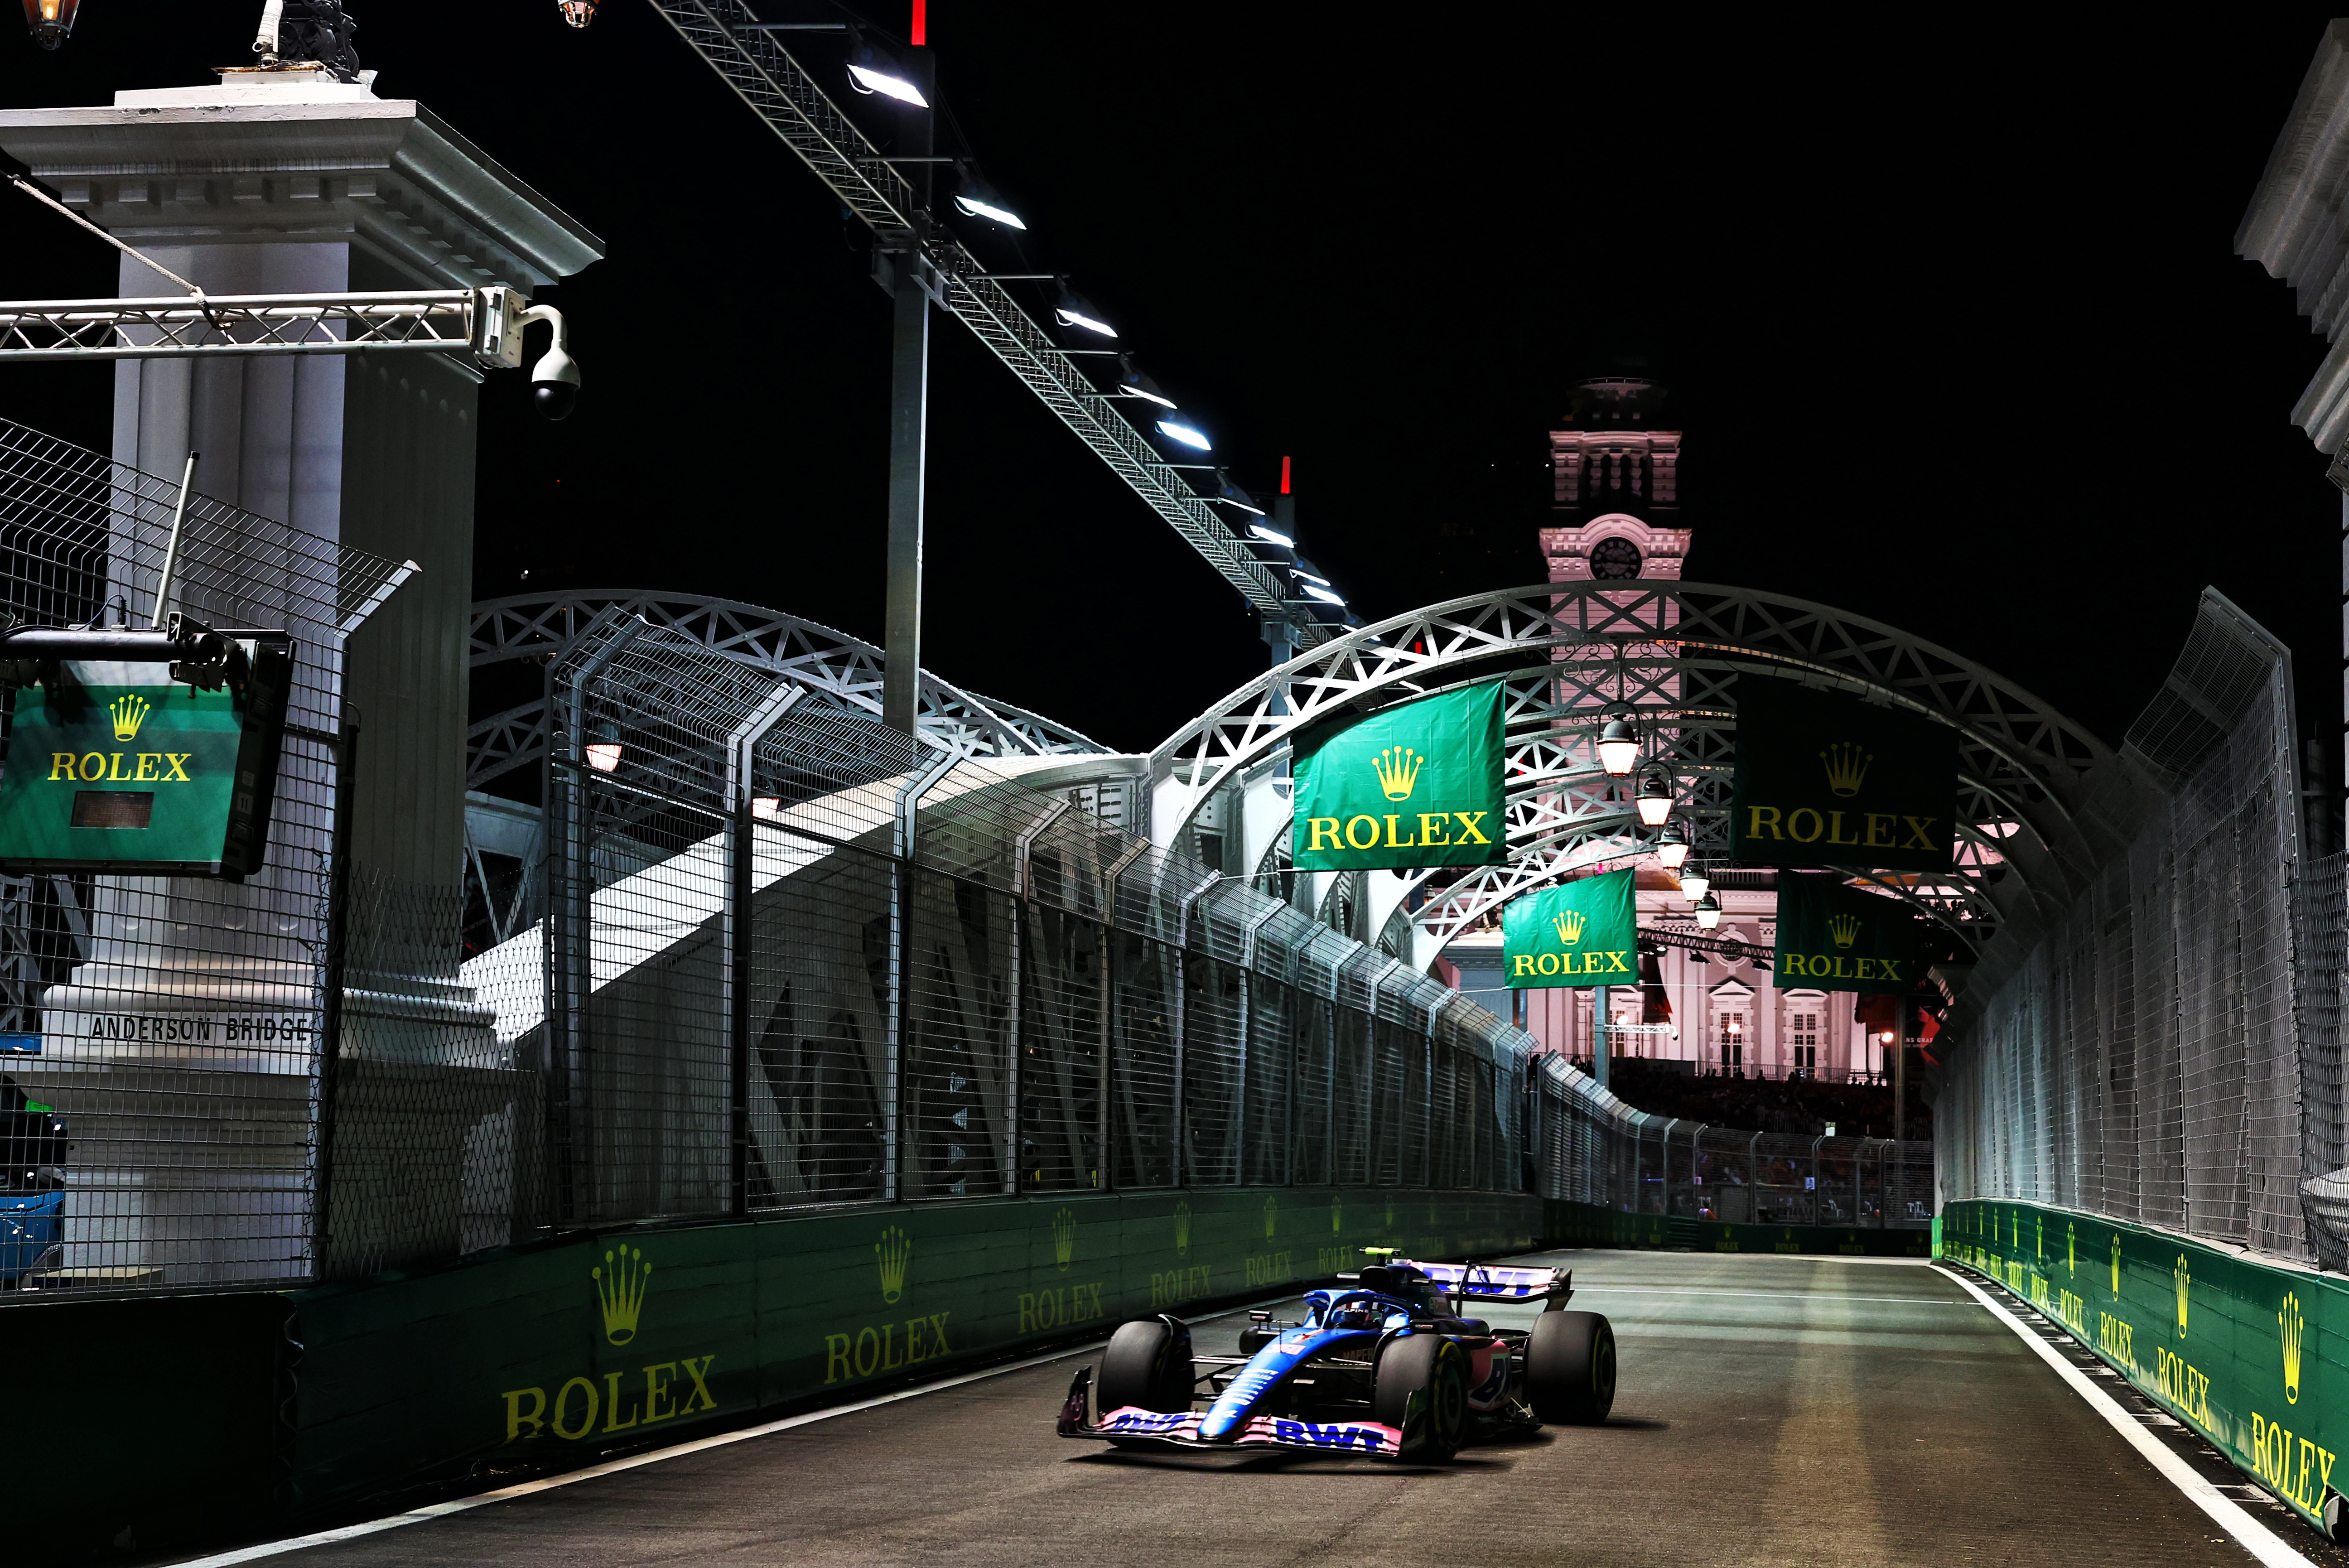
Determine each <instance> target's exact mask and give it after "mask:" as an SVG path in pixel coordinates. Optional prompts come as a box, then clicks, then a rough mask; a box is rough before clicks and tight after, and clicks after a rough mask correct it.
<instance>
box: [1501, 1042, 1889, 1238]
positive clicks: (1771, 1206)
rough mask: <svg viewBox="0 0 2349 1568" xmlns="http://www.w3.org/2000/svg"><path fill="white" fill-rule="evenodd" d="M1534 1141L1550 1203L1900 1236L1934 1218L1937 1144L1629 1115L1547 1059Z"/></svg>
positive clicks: (1576, 1073)
mask: <svg viewBox="0 0 2349 1568" xmlns="http://www.w3.org/2000/svg"><path fill="white" fill-rule="evenodd" d="M1535 1084H1536V1089H1537V1093H1536V1094H1535V1096H1533V1117H1534V1126H1533V1127H1532V1129H1531V1131H1530V1135H1529V1136H1530V1137H1531V1139H1532V1142H1533V1146H1534V1147H1535V1149H1536V1150H1537V1155H1538V1159H1539V1164H1540V1192H1541V1196H1543V1197H1544V1198H1553V1199H1568V1200H1571V1201H1573V1202H1577V1203H1591V1204H1597V1205H1599V1207H1601V1208H1605V1209H1612V1210H1616V1211H1617V1212H1619V1213H1627V1214H1663V1215H1678V1216H1680V1217H1682V1218H1685V1219H1693V1220H1718V1221H1721V1222H1723V1223H1728V1224H1761V1225H1846V1226H1856V1227H1861V1228H1866V1229H1878V1230H1900V1229H1918V1228H1925V1227H1929V1226H1930V1225H1931V1223H1932V1220H1933V1212H1934V1210H1933V1145H1932V1142H1931V1141H1930V1139H1921V1138H1910V1139H1903V1140H1899V1141H1896V1140H1894V1139H1892V1138H1878V1137H1806V1136H1802V1135H1797V1134H1791V1133H1765V1132H1749V1131H1745V1130H1744V1129H1742V1128H1736V1127H1713V1126H1712V1125H1710V1124H1709V1123H1704V1122H1699V1121H1694V1120H1691V1119H1689V1118H1686V1117H1676V1116H1657V1115H1654V1114H1652V1113H1651V1112H1647V1111H1638V1110H1633V1109H1632V1108H1631V1107H1630V1106H1627V1105H1625V1104H1624V1103H1623V1102H1622V1101H1620V1100H1619V1099H1617V1098H1616V1097H1615V1096H1614V1095H1613V1094H1612V1093H1611V1092H1609V1091H1608V1090H1606V1089H1602V1088H1600V1087H1599V1085H1598V1084H1597V1082H1596V1081H1595V1080H1593V1079H1592V1078H1590V1077H1589V1076H1588V1075H1586V1074H1585V1073H1583V1072H1582V1070H1581V1069H1580V1068H1578V1067H1576V1066H1574V1065H1573V1064H1570V1063H1568V1062H1567V1061H1566V1060H1565V1059H1564V1058H1562V1057H1558V1056H1555V1055H1553V1056H1546V1057H1544V1058H1542V1059H1541V1062H1540V1065H1539V1069H1538V1071H1537V1075H1536V1079H1535Z"/></svg>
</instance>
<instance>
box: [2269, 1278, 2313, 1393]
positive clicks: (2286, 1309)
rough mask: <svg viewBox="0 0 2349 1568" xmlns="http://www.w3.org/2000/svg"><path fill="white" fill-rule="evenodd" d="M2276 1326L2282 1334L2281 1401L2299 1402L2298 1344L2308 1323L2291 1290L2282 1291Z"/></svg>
mask: <svg viewBox="0 0 2349 1568" xmlns="http://www.w3.org/2000/svg"><path fill="white" fill-rule="evenodd" d="M2276 1327H2277V1328H2278V1329H2279V1330H2281V1331H2282V1334H2283V1401H2284V1403H2285V1404H2287V1405H2297V1404H2299V1403H2300V1346H2301V1341H2302V1339H2303V1338H2304V1337H2305V1336H2306V1335H2307V1333H2308V1324H2307V1322H2306V1320H2304V1319H2303V1318H2302V1316H2301V1312H2300V1297H2299V1296H2298V1295H2296V1294H2294V1293H2292V1292H2291V1291H2286V1292H2284V1293H2283V1310H2282V1312H2280V1313H2278V1314H2276Z"/></svg>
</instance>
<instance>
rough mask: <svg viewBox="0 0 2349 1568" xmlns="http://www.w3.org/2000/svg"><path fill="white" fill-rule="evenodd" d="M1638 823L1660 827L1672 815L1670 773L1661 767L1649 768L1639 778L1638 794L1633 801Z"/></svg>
mask: <svg viewBox="0 0 2349 1568" xmlns="http://www.w3.org/2000/svg"><path fill="white" fill-rule="evenodd" d="M1634 804H1635V805H1637V806H1638V808H1639V812H1640V823H1641V824H1642V825H1643V826H1648V827H1661V826H1663V825H1664V824H1665V823H1667V822H1670V821H1671V816H1672V775H1671V774H1668V773H1666V772H1664V770H1663V769H1661V768H1650V769H1649V770H1648V771H1647V772H1646V773H1645V774H1642V775H1641V776H1640V794H1639V796H1638V798H1637V800H1636V801H1635V803H1634Z"/></svg>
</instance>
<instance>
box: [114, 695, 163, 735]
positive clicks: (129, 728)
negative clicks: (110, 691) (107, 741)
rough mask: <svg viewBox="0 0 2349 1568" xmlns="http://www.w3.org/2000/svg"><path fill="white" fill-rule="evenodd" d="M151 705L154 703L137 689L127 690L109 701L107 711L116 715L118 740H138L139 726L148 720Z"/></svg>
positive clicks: (115, 731)
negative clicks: (142, 695)
mask: <svg viewBox="0 0 2349 1568" xmlns="http://www.w3.org/2000/svg"><path fill="white" fill-rule="evenodd" d="M151 707H152V704H151V703H150V702H149V701H147V699H146V698H144V697H141V696H140V695H139V694H138V693H137V692H136V691H125V692H124V693H123V694H122V695H121V696H119V697H117V698H116V699H115V700H114V701H111V702H109V703H108V704H107V705H106V711H108V712H109V713H111V714H113V715H114V738H115V739H116V740H118V741H135V740H137V739H138V738H139V726H140V725H141V724H143V723H145V722H147V714H148V712H149V711H150V709H151Z"/></svg>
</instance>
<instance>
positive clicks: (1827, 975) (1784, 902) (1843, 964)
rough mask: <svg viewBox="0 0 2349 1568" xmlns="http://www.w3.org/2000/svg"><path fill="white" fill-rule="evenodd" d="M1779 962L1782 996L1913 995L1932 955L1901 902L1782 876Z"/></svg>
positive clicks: (1822, 880)
mask: <svg viewBox="0 0 2349 1568" xmlns="http://www.w3.org/2000/svg"><path fill="white" fill-rule="evenodd" d="M1774 956H1775V963H1774V964H1773V966H1772V971H1771V973H1772V976H1773V979H1774V981H1775V984H1776V985H1777V987H1778V989H1779V990H1781V991H1791V990H1796V989H1800V988H1803V987H1811V988H1814V989H1816V990H1819V991H1856V992H1860V993H1861V994H1862V995H1878V996H1881V995H1890V996H1906V995H1907V994H1908V993H1909V987H1910V986H1911V985H1913V984H1915V983H1916V981H1917V979H1918V976H1919V974H1920V971H1921V969H1922V964H1923V956H1924V955H1923V950H1922V944H1921V942H1920V940H1919V932H1918V929H1917V918H1916V917H1915V916H1914V915H1911V914H1910V913H1909V909H1908V908H1907V906H1905V905H1903V904H1901V903H1900V902H1899V900H1898V899H1894V898H1886V897H1883V896H1882V895H1880V894H1876V893H1863V892H1860V891H1859V890H1858V889H1857V888H1847V887H1844V886H1843V885H1842V884H1840V883H1838V882H1837V881H1836V879H1835V878H1833V877H1779V878H1778V945H1777V951H1776V953H1775V955H1774Z"/></svg>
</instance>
